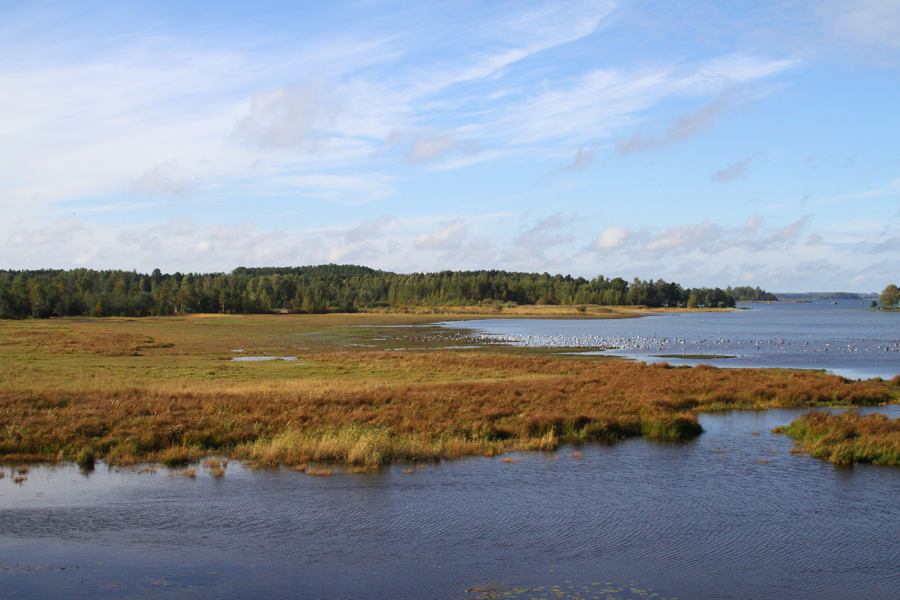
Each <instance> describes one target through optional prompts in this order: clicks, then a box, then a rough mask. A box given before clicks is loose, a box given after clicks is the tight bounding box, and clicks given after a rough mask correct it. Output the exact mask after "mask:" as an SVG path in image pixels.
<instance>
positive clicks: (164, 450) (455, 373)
mask: <svg viewBox="0 0 900 600" xmlns="http://www.w3.org/2000/svg"><path fill="white" fill-rule="evenodd" d="M644 312H646V311H642V310H640V309H633V308H629V309H618V308H608V307H603V308H601V307H595V306H589V307H578V308H575V307H555V308H552V307H547V308H540V307H529V309H528V310H524V309H522V307H519V308H518V309H503V310H501V309H499V308H498V309H496V310H482V309H475V308H469V309H462V308H461V309H457V310H452V311H451V310H448V311H444V312H436V311H434V310H432V309H427V310H414V309H410V310H408V311H404V312H391V313H380V312H370V313H355V314H324V315H296V314H276V315H186V316H176V317H161V318H153V317H146V318H137V319H125V318H63V319H43V320H37V319H28V320H18V321H2V322H0V366H2V369H0V409H2V410H0V462H2V463H5V464H17V463H24V462H52V461H61V462H76V463H78V464H79V466H81V467H82V468H83V469H90V468H92V467H93V465H94V462H95V461H103V462H105V463H107V464H109V465H132V464H140V463H162V464H165V465H167V466H170V467H179V466H183V465H188V464H190V463H194V462H197V461H200V460H203V459H210V458H215V457H218V458H226V459H228V458H230V459H237V460H243V461H247V462H249V463H251V464H253V465H258V466H269V467H275V466H289V467H294V468H297V469H300V470H302V469H308V470H309V471H310V472H322V471H325V470H327V469H328V468H331V467H330V466H333V465H337V466H340V467H341V468H348V469H357V470H364V469H367V468H374V467H377V466H378V465H381V464H384V463H389V462H401V461H404V462H405V461H411V462H418V461H433V460H442V459H452V458H458V457H463V456H472V455H497V454H502V453H504V452H508V451H513V450H515V451H519V450H545V451H549V450H554V449H555V448H556V447H557V446H558V445H559V444H560V443H576V444H577V443H584V442H602V443H614V442H616V441H617V440H620V439H623V438H627V437H634V436H644V437H647V438H653V439H667V440H683V439H689V438H691V437H693V436H696V435H698V434H700V433H701V431H702V430H701V427H700V425H699V424H698V421H697V414H698V413H699V412H705V411H723V410H734V409H740V410H760V409H767V408H788V407H819V406H840V407H849V406H872V405H878V404H884V403H890V402H896V401H897V400H898V398H900V378H894V380H892V381H882V380H879V379H872V380H866V381H851V380H847V379H844V378H842V377H839V376H835V375H830V374H827V373H824V372H818V371H792V370H783V369H720V368H713V367H709V366H706V365H700V366H697V367H671V366H669V365H668V364H666V363H659V364H653V365H646V364H643V363H637V362H630V361H626V360H622V359H618V358H613V357H602V356H600V357H598V356H578V355H573V354H570V353H569V352H570V351H571V348H567V349H566V352H563V351H561V350H556V349H552V348H514V347H507V346H501V345H496V344H489V345H483V344H478V343H476V342H473V341H472V340H470V339H468V338H466V337H465V335H464V334H461V333H460V332H458V331H450V330H447V329H444V328H441V327H440V326H438V325H436V323H438V322H440V321H446V320H452V319H462V318H473V317H491V318H495V317H509V318H517V317H531V318H533V317H546V318H559V317H564V318H628V317H637V316H639V315H640V314H642V313H644ZM235 359H238V360H235ZM854 423H855V422H854ZM854 423H849V422H847V421H843V422H841V423H840V424H837V423H836V424H834V425H833V428H837V427H840V431H841V432H842V433H840V435H843V436H844V439H851V438H852V439H855V438H859V437H861V436H866V435H868V434H867V433H866V432H867V431H868V430H867V429H865V428H861V427H858V426H856V428H855V429H854V426H855V425H854ZM828 426H829V425H828V423H824V424H819V425H818V427H819V429H821V428H822V427H826V428H827V427H828ZM848 427H849V428H850V429H848ZM786 431H787V433H789V434H792V435H795V432H796V429H795V430H794V432H792V430H790V428H788V429H787V430H786ZM835 431H836V429H835ZM848 431H849V433H848ZM877 431H878V435H882V438H881V441H880V442H879V443H880V444H881V446H879V448H880V450H879V454H878V455H877V456H876V457H875V458H873V457H872V456H867V455H866V454H865V453H864V452H856V453H853V452H848V451H847V450H842V451H841V452H832V453H830V454H825V453H822V452H819V453H818V454H817V455H821V456H824V457H825V458H830V459H832V460H834V461H835V462H855V461H859V462H883V463H887V464H897V460H898V456H900V453H898V451H897V449H898V447H900V423H898V422H892V421H890V420H888V421H887V424H885V423H882V422H879V426H878V428H877ZM796 435H797V437H800V436H799V434H796ZM835 435H838V434H835ZM809 443H812V442H809ZM891 457H893V458H891Z"/></svg>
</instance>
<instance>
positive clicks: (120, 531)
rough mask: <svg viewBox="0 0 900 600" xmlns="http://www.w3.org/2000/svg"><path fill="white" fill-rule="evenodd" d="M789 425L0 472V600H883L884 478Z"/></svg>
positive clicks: (891, 492) (891, 551) (708, 426)
mask: <svg viewBox="0 0 900 600" xmlns="http://www.w3.org/2000/svg"><path fill="white" fill-rule="evenodd" d="M882 409H883V410H885V411H887V412H888V414H889V415H891V416H892V417H897V416H900V407H898V406H890V407H882ZM797 414H799V412H798V411H782V410H774V411H767V412H747V413H728V414H724V415H714V416H711V415H703V416H702V417H701V422H702V424H703V427H704V429H705V433H704V434H703V435H701V436H700V437H699V438H697V439H696V440H694V441H692V442H689V443H681V444H669V443H653V442H648V441H646V440H642V439H635V440H629V441H626V442H623V443H620V444H618V445H614V446H585V447H583V448H580V449H575V448H563V449H561V450H560V451H558V452H556V453H552V454H539V453H528V454H519V455H507V456H513V457H515V458H516V459H518V462H515V463H504V462H502V460H501V459H499V458H475V459H468V460H460V461H455V462H450V463H443V464H431V465H427V466H426V468H424V469H414V471H413V473H412V474H405V473H403V471H404V470H406V466H394V467H389V468H385V469H383V470H381V471H379V472H377V473H369V474H365V475H354V474H345V473H336V474H335V475H333V476H331V477H312V476H308V475H305V474H302V473H296V472H293V471H289V470H281V471H257V472H254V471H251V470H248V469H244V468H242V467H241V466H240V465H238V464H235V463H232V464H229V466H228V469H227V471H226V475H225V476H224V477H223V478H221V479H215V478H212V477H211V476H209V475H208V473H206V472H205V471H204V470H203V469H200V468H198V476H197V477H196V478H195V479H190V478H186V477H181V476H178V475H171V474H170V472H169V471H167V470H165V469H159V470H158V471H157V472H156V473H155V474H151V473H137V472H135V471H132V470H120V471H119V472H116V471H114V470H108V469H106V468H99V469H98V470H97V471H95V472H94V473H93V474H91V475H90V476H88V477H85V476H82V475H80V474H79V473H78V472H77V471H76V470H74V469H72V468H68V467H67V468H35V467H32V468H31V470H30V471H29V472H28V473H27V475H26V476H27V478H28V479H27V481H25V482H24V483H23V484H22V485H16V484H14V483H13V482H12V480H11V473H10V468H9V467H6V468H5V471H6V477H5V478H3V479H2V480H0V531H2V534H0V536H2V537H0V598H46V597H51V596H53V597H67V598H247V597H260V598H283V597H295V598H410V599H413V598H416V599H421V598H450V599H455V598H480V597H483V596H484V593H485V592H479V591H475V590H492V592H491V593H494V594H498V595H499V597H513V598H534V597H537V598H560V597H562V598H576V597H577V598H593V597H599V598H644V597H648V596H649V595H650V594H657V596H654V597H655V598H681V599H688V598H704V599H705V598H709V599H711V598H747V599H767V598H771V599H784V598H810V599H824V598H835V599H852V598H866V599H872V598H885V599H888V598H891V599H896V598H897V591H898V590H900V568H898V564H900V563H898V557H900V470H898V469H894V468H885V467H872V466H857V467H854V468H837V467H834V466H832V465H830V464H829V463H826V462H822V461H819V460H816V459H813V458H810V457H808V456H796V455H793V454H790V453H789V450H790V448H791V447H792V443H791V441H790V440H789V439H788V438H786V437H784V436H779V435H775V434H772V433H770V431H771V429H772V428H773V427H776V426H778V425H784V424H787V423H788V422H790V421H791V420H792V419H793V418H795V416H796V415H797ZM576 450H577V451H580V452H581V453H582V454H581V455H580V457H579V456H578V455H577V454H575V452H576Z"/></svg>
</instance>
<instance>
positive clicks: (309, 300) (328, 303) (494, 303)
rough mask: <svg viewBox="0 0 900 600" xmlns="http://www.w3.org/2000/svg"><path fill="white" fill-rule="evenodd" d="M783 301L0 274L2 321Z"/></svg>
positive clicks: (524, 276) (329, 270) (359, 278)
mask: <svg viewBox="0 0 900 600" xmlns="http://www.w3.org/2000/svg"><path fill="white" fill-rule="evenodd" d="M750 300H758V301H767V300H768V301H771V300H777V298H776V297H775V296H774V295H772V294H770V293H768V292H765V291H763V290H761V289H759V288H758V287H756V288H751V287H736V288H731V287H727V288H725V289H724V290H723V289H720V288H718V287H716V288H682V287H681V285H680V284H678V283H675V282H666V281H663V280H662V279H658V280H656V281H654V280H648V281H642V280H640V279H637V278H635V279H634V280H632V281H631V282H628V281H626V280H624V279H622V278H621V277H614V278H606V277H604V276H602V275H599V276H597V277H594V278H593V279H590V280H588V279H585V278H584V277H572V276H571V275H565V276H563V275H550V274H548V273H541V274H538V273H518V272H508V271H497V270H491V271H441V272H439V273H409V274H403V273H392V272H389V271H379V270H376V269H370V268H368V267H360V266H355V265H333V264H332V265H319V266H308V267H278V268H276V267H266V268H246V267H239V268H237V269H234V270H233V271H232V272H231V273H187V274H182V273H174V274H168V273H162V272H161V271H160V270H159V269H156V270H154V271H153V272H152V273H150V274H143V273H137V272H134V271H113V270H109V271H94V270H90V269H74V270H68V271H64V270H59V269H44V270H37V271H13V270H0V318H3V319H21V318H25V317H29V316H30V317H35V318H46V317H74V316H93V317H146V316H172V315H176V314H193V313H222V314H264V313H283V312H287V313H302V314H322V313H336V312H337V313H353V312H359V311H367V310H377V309H390V310H399V309H401V308H402V307H419V308H422V307H431V308H432V309H437V310H440V311H444V310H448V309H450V308H452V307H470V306H471V307H476V306H477V307H482V308H489V309H495V310H499V309H505V308H513V307H516V306H520V305H527V306H535V305H558V306H573V307H579V306H580V307H584V306H587V305H602V306H647V307H664V306H665V307H678V306H681V307H687V308H699V307H706V308H731V307H734V305H735V302H737V301H750Z"/></svg>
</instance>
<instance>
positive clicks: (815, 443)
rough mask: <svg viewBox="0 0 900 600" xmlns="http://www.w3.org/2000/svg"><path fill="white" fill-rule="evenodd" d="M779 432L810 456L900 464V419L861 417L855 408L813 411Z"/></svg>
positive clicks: (841, 462) (839, 461) (843, 462)
mask: <svg viewBox="0 0 900 600" xmlns="http://www.w3.org/2000/svg"><path fill="white" fill-rule="evenodd" d="M775 432H776V433H783V434H785V435H787V436H789V437H791V438H793V439H794V441H795V443H796V444H797V445H798V446H799V447H800V448H801V449H802V450H803V451H804V452H807V453H808V454H809V455H810V456H814V457H816V458H823V459H825V460H827V461H829V462H832V463H834V464H839V465H850V464H854V463H871V464H873V465H891V466H895V467H896V466H900V418H897V419H889V418H887V417H886V416H884V415H880V414H870V415H866V416H864V417H861V416H859V414H857V413H856V412H853V411H843V412H841V413H839V414H831V413H828V412H809V413H806V414H804V415H803V416H801V417H800V418H799V419H796V420H795V421H794V422H792V423H791V424H790V425H788V426H787V427H779V428H777V429H776V430H775Z"/></svg>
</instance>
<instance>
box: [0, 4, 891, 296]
mask: <svg viewBox="0 0 900 600" xmlns="http://www.w3.org/2000/svg"><path fill="white" fill-rule="evenodd" d="M898 111H900V2H898V0H856V1H854V2H846V1H845V0H818V1H816V0H805V1H793V0H784V1H780V2H778V1H769V2H767V1H760V2H752V3H748V2H738V1H734V2H729V1H703V0H696V1H681V0H668V1H655V0H634V1H624V0H623V1H618V0H603V1H570V2H565V1H552V2H535V1H532V0H515V1H510V2H505V1H502V0H501V1H490V2H477V1H468V0H454V1H452V2H442V1H432V2H424V3H413V2H392V1H381V0H368V1H366V0H363V1H344V0H336V1H332V2H312V1H305V0H300V1H297V0H294V1H289V2H280V1H277V0H273V1H270V2H264V3H260V2H242V1H229V0H222V1H220V2H215V3H213V2H191V1H187V0H178V1H174V0H154V1H152V2H151V1H142V0H138V1H134V2H128V3H122V2H100V1H91V0H78V1H48V2H10V3H3V4H0V211H2V212H0V214H2V219H0V269H40V268H62V269H72V268H81V267H85V268H92V269H126V270H132V269H135V270H137V271H138V272H150V271H152V270H153V269H155V268H160V269H161V270H162V271H163V272H169V273H173V272H175V271H180V272H195V273H196V272H204V273H208V272H229V271H231V270H232V269H234V268H235V267H238V266H247V267H262V266H303V265H315V264H326V263H338V264H358V265H365V266H369V267H373V268H377V269H385V270H390V271H395V272H400V273H410V272H433V271H439V270H445V269H449V270H480V269H503V270H507V271H526V272H538V273H543V272H548V273H551V274H557V273H560V274H571V275H573V276H576V277H578V276H582V277H586V278H588V279H590V278H593V277H596V276H598V275H604V276H606V277H624V278H625V279H628V280H631V279H632V278H634V277H638V278H641V279H664V280H666V281H677V282H679V283H681V284H682V285H684V286H689V287H694V286H720V287H724V286H726V285H732V286H738V285H750V286H760V287H762V288H763V289H767V290H770V291H776V292H777V291H782V292H802V291H855V292H872V291H880V290H882V289H883V288H884V287H885V286H886V285H887V284H889V283H900V112H898Z"/></svg>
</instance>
